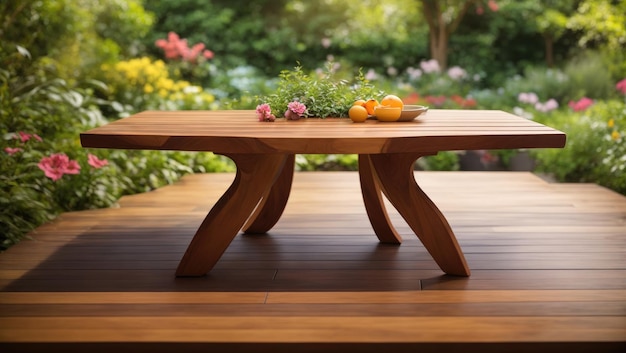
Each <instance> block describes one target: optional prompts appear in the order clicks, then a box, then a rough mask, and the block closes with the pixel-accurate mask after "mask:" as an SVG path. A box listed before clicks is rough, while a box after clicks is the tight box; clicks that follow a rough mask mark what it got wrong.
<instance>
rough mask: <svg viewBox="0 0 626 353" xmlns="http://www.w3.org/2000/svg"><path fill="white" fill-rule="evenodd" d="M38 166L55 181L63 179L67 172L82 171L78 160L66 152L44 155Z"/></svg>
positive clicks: (76, 172) (75, 172)
mask: <svg viewBox="0 0 626 353" xmlns="http://www.w3.org/2000/svg"><path fill="white" fill-rule="evenodd" d="M37 166H38V167H39V169H41V170H43V172H44V174H45V175H46V176H47V177H48V178H50V179H52V180H54V181H57V180H59V179H61V177H63V175H65V174H78V173H80V165H78V162H77V161H75V160H71V159H70V158H69V157H68V156H67V155H66V154H65V153H53V154H52V155H50V156H49V157H43V158H42V159H41V161H39V164H37Z"/></svg>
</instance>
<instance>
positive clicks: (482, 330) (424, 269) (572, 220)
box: [0, 172, 626, 353]
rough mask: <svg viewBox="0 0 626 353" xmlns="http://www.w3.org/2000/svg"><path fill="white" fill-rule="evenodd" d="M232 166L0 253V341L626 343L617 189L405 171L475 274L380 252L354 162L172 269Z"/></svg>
mask: <svg viewBox="0 0 626 353" xmlns="http://www.w3.org/2000/svg"><path fill="white" fill-rule="evenodd" d="M233 177H234V176H233V174H207V175H191V176H187V177H185V178H184V179H183V180H181V181H180V182H178V183H176V184H175V185H171V186H167V187H164V188H162V189H159V190H156V191H153V192H150V193H145V194H140V195H134V196H128V197H124V198H123V199H122V200H120V207H119V208H111V209H102V210H92V211H82V212H73V213H67V214H63V215H62V216H61V217H60V218H59V219H58V220H57V221H55V222H53V223H50V224H46V225H44V226H42V227H40V228H39V229H37V231H36V232H34V233H33V234H32V240H26V241H23V242H22V243H20V244H18V245H16V246H14V247H12V248H11V249H9V250H8V251H6V252H5V253H2V254H0V288H1V291H0V351H1V352H31V351H33V352H34V351H37V352H57V351H64V352H111V351H120V352H127V351H129V352H169V351H176V352H318V351H324V352H394V353H395V352H448V351H462V352H472V351H476V352H525V351H533V352H553V351H568V352H587V351H589V352H611V351H615V352H624V351H626V343H625V342H626V197H623V196H621V195H618V194H616V193H613V192H611V191H609V190H607V189H604V188H602V187H599V186H597V185H592V184H550V183H547V182H545V181H543V180H542V179H540V178H538V177H537V176H535V175H533V174H530V173H511V172H489V173H481V172H418V173H416V178H417V180H418V182H419V183H420V185H421V186H422V187H423V189H424V190H425V191H426V192H427V193H428V194H429V195H430V196H431V198H432V199H433V200H434V201H435V202H436V203H437V205H439V207H440V208H441V210H442V212H443V213H444V214H445V215H446V217H447V218H448V220H449V222H450V224H451V226H452V228H453V229H454V231H455V232H456V235H457V238H458V240H459V243H460V245H461V247H462V248H463V250H464V252H465V255H466V257H467V261H468V264H469V266H470V268H471V269H472V276H471V277H469V278H462V277H452V276H447V275H444V274H443V273H442V272H441V270H439V269H438V267H437V265H436V264H435V263H434V261H433V260H432V259H431V257H430V256H429V255H428V253H427V252H426V251H425V250H424V248H423V247H422V246H421V244H420V243H419V241H418V240H417V238H416V237H415V236H411V235H410V234H412V233H411V231H410V229H409V228H408V226H407V225H406V224H405V223H403V221H402V220H401V219H400V218H399V216H398V215H397V213H395V212H394V211H393V210H392V209H391V208H390V209H389V211H390V217H391V218H392V219H393V220H394V221H395V225H396V227H397V229H398V231H399V232H400V234H402V235H403V237H404V243H403V244H402V245H400V246H393V245H380V244H379V243H378V241H377V238H376V236H375V235H374V233H373V231H372V229H371V227H370V225H369V222H368V220H367V216H366V215H365V210H364V206H363V203H362V200H361V195H360V189H359V179H358V174H357V173H352V172H324V173H313V172H312V173H296V176H295V179H294V189H293V191H292V195H291V198H290V200H289V204H288V205H287V208H286V210H285V214H284V215H283V218H282V219H281V220H280V222H279V223H278V224H277V226H276V227H275V228H274V229H273V230H272V231H271V232H270V233H269V234H267V235H262V236H258V235H257V236H249V235H240V236H238V237H237V238H236V239H235V240H234V242H233V243H232V245H231V247H230V248H229V249H228V250H227V251H226V253H225V254H224V257H223V258H222V260H221V261H220V262H219V263H218V264H217V265H216V267H215V268H214V269H213V271H212V272H210V274H209V275H208V276H206V277H201V278H175V276H174V272H175V270H176V266H177V264H178V261H179V260H180V258H181V257H182V255H183V253H184V251H185V248H186V247H187V245H188V243H189V241H190V239H191V237H192V236H193V234H194V232H195V230H196V228H197V227H198V225H199V224H200V222H201V221H202V219H203V218H204V216H205V215H206V213H207V212H208V210H209V209H210V207H211V206H212V205H213V203H214V202H215V201H216V200H217V198H218V197H219V196H220V195H221V194H222V193H223V191H224V190H225V189H226V188H227V186H228V185H229V184H230V182H231V181H232V179H233Z"/></svg>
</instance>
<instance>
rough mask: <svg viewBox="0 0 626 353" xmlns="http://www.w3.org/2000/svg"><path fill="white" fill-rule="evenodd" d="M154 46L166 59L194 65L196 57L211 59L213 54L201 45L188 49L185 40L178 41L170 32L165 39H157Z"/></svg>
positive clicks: (174, 34)
mask: <svg viewBox="0 0 626 353" xmlns="http://www.w3.org/2000/svg"><path fill="white" fill-rule="evenodd" d="M155 45H156V46H157V47H159V48H161V49H163V51H164V52H165V58H167V59H181V60H183V61H188V62H191V63H195V62H196V60H197V59H198V56H200V55H202V56H203V57H204V58H205V59H213V52H212V51H210V50H208V49H205V45H204V44H203V43H198V44H195V45H194V46H192V47H191V48H189V45H188V44H187V39H180V37H179V36H178V34H176V33H174V32H170V33H168V35H167V39H158V40H157V41H156V42H155Z"/></svg>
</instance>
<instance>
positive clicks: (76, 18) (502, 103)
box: [0, 0, 626, 248]
mask: <svg viewBox="0 0 626 353" xmlns="http://www.w3.org/2000/svg"><path fill="white" fill-rule="evenodd" d="M294 72H298V74H301V75H306V76H307V77H309V78H310V79H313V80H320V81H321V82H327V83H328V82H336V83H338V84H347V85H350V84H354V82H353V81H354V80H355V78H357V79H360V80H361V81H360V82H367V84H369V85H370V86H371V87H374V88H375V91H376V92H379V94H383V93H389V94H395V95H398V96H400V97H402V98H403V100H404V101H405V103H407V104H408V103H410V104H423V105H427V106H429V107H430V108H431V109H437V108H447V109H500V110H505V111H508V112H511V113H513V114H517V115H520V116H522V117H524V118H527V119H533V120H535V121H538V122H541V123H544V124H546V125H549V126H551V127H554V128H556V129H560V130H562V131H564V132H566V133H567V135H568V142H567V146H566V147H565V148H564V149H545V150H533V151H479V155H478V157H477V159H476V160H477V161H478V163H479V164H478V166H474V168H478V169H496V170H510V169H515V168H514V165H513V164H514V161H515V160H516V158H517V157H518V156H521V155H527V154H529V156H530V157H531V161H532V164H531V166H530V169H532V170H533V171H534V172H537V173H541V174H542V175H544V176H546V177H550V178H553V179H554V180H555V181H560V182H593V183H598V184H600V185H603V186H606V187H608V188H611V189H613V190H615V191H616V192H619V193H622V194H626V0H618V1H609V0H547V1H536V0H442V1H435V0H358V1H357V0H299V1H298V0H228V1H223V0H150V1H142V0H5V1H2V2H0V133H1V134H2V151H0V169H1V172H0V178H1V179H0V185H1V189H0V209H1V211H0V212H1V215H0V233H1V234H0V247H1V248H7V247H9V246H10V245H12V244H14V243H16V242H18V241H19V240H20V239H22V238H23V237H24V236H25V234H27V233H28V232H29V231H31V230H32V229H34V228H36V227H37V226H39V225H41V224H43V223H44V222H46V221H49V220H51V219H53V218H54V217H56V216H57V215H58V214H60V213H62V212H65V211H71V210H81V209H89V208H99V207H108V206H112V205H115V203H116V200H118V199H119V198H120V197H121V196H122V195H125V194H132V193H137V192H145V191H149V190H152V189H154V188H158V187H160V186H163V185H165V184H168V183H172V182H174V181H176V180H177V179H178V178H179V177H181V176H182V175H184V174H187V173H204V172H223V171H233V170H234V167H233V165H232V163H231V162H230V161H229V160H227V159H225V158H223V157H220V156H216V155H213V154H211V153H185V152H168V151H128V150H127V151H122V150H86V149H83V148H81V146H80V142H79V133H80V132H82V131H85V130H87V129H89V128H92V127H95V126H99V125H102V124H106V123H107V122H110V121H114V120H116V119H123V118H124V117H127V116H129V115H131V114H133V113H136V112H139V111H143V110H148V109H157V110H182V109H194V110H198V109H208V110H214V109H254V108H255V107H256V106H257V105H258V104H260V103H263V97H270V96H271V95H272V94H273V93H274V92H276V91H277V89H278V88H279V87H280V85H281V79H284V77H287V76H289V75H292V74H294ZM333 84H334V83H333ZM375 98H376V97H375ZM326 104H328V105H329V106H330V108H332V109H338V111H339V110H341V109H345V110H346V111H347V108H346V107H343V106H341V105H339V102H337V104H338V105H336V106H335V105H334V102H333V101H330V102H327V103H326ZM251 118H252V119H254V118H255V117H254V114H252V115H251ZM463 157H465V153H464V151H458V152H447V153H442V154H439V155H437V156H431V157H428V158H425V159H424V160H420V161H419V164H418V165H417V168H420V169H424V170H459V169H465V168H466V167H467V166H466V165H464V162H463ZM356 167H357V166H356V156H351V155H311V156H298V159H297V168H298V169H299V170H320V169H325V170H355V169H356Z"/></svg>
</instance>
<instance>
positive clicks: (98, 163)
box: [87, 153, 109, 169]
mask: <svg viewBox="0 0 626 353" xmlns="http://www.w3.org/2000/svg"><path fill="white" fill-rule="evenodd" d="M87 163H88V164H89V165H90V166H92V167H93V168H95V169H100V168H102V167H104V166H106V165H109V161H107V160H106V159H100V158H98V157H97V156H94V155H93V154H91V153H89V154H87Z"/></svg>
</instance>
